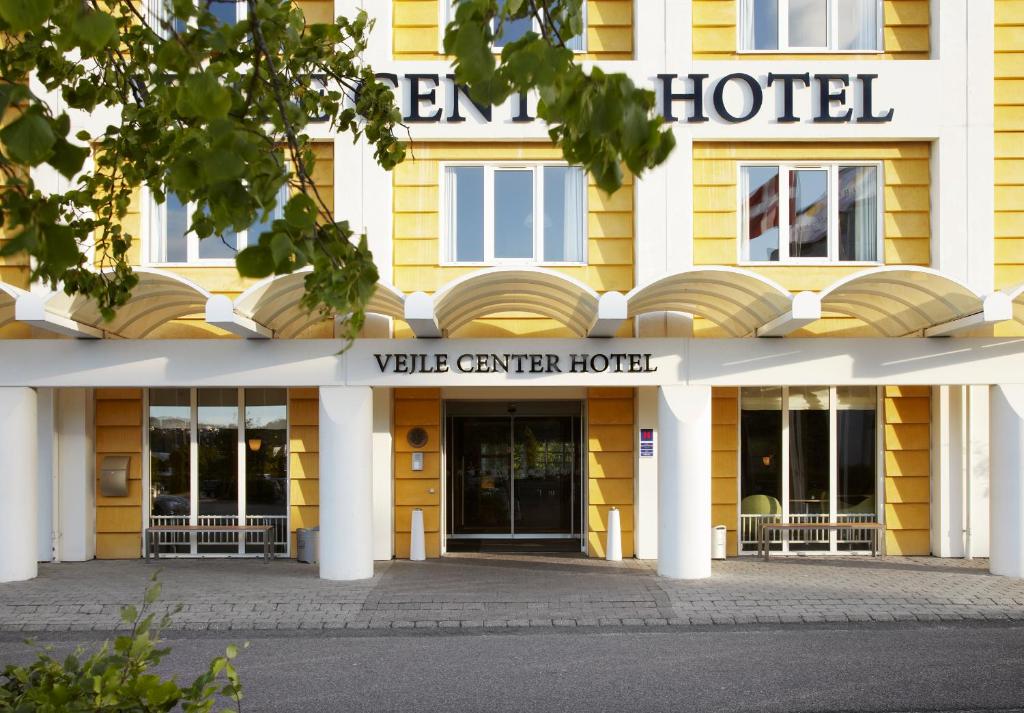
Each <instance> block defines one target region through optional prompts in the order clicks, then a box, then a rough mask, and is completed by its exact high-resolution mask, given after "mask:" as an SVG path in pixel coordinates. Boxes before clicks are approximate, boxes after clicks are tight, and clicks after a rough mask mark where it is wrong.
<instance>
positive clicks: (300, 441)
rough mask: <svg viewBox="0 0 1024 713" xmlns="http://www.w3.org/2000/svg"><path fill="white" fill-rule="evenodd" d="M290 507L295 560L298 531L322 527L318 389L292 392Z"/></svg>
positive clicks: (289, 395)
mask: <svg viewBox="0 0 1024 713" xmlns="http://www.w3.org/2000/svg"><path fill="white" fill-rule="evenodd" d="M288 507H289V515H290V517H291V523H290V528H289V529H290V533H289V539H290V541H291V549H290V552H291V556H292V557H295V556H296V554H297V553H298V547H297V546H296V542H295V531H296V530H298V529H299V528H302V527H317V526H319V525H320V401H319V396H318V393H317V390H316V389H308V388H307V389H289V390H288Z"/></svg>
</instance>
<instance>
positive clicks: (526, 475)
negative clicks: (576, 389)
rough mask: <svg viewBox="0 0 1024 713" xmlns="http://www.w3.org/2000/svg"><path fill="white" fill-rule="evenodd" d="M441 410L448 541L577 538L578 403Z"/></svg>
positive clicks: (455, 406)
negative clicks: (443, 423) (446, 482)
mask: <svg viewBox="0 0 1024 713" xmlns="http://www.w3.org/2000/svg"><path fill="white" fill-rule="evenodd" d="M446 408H447V413H448V415H447V417H446V435H445V445H446V454H445V458H446V464H447V471H448V473H447V475H448V518H447V520H448V534H449V536H450V537H453V538H456V539H460V538H461V539H569V538H573V537H579V533H580V530H581V527H580V523H581V521H582V513H581V503H582V497H581V492H580V489H581V474H582V461H581V457H582V451H581V443H582V432H581V429H582V419H581V417H580V405H579V403H576V402H573V403H571V404H566V403H562V402H557V403H551V402H535V403H529V404H527V405H524V404H522V403H520V404H516V405H509V404H493V403H485V404H469V403H458V404H448V405H447V407H446ZM498 411H505V412H506V413H504V414H502V415H498V413H496V412H498ZM546 411H547V412H548V413H545V412H546ZM509 412H511V413H509Z"/></svg>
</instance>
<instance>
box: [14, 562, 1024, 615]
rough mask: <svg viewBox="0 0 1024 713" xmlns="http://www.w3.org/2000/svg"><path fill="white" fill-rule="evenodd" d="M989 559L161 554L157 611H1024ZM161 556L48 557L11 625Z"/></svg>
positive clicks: (93, 609)
mask: <svg viewBox="0 0 1024 713" xmlns="http://www.w3.org/2000/svg"><path fill="white" fill-rule="evenodd" d="M987 567H988V562H987V561H986V560H973V561H964V560H939V559H932V558H927V557H924V558H904V557H888V558H883V559H871V558H859V557H844V558H832V559H829V558H822V557H793V558H777V559H773V560H772V561H771V562H763V561H760V560H756V559H752V558H743V559H732V560H728V561H725V562H716V563H715V564H714V576H713V577H712V578H710V579H707V580H702V581H697V582H680V581H672V580H667V579H663V578H660V577H658V576H657V575H656V574H655V572H654V563H652V562H638V561H628V562H623V563H608V562H604V561H601V560H589V559H582V558H574V557H555V556H551V557H536V556H517V555H487V556H481V555H457V556H449V557H446V558H444V559H442V560H433V561H430V562H425V563H413V562H403V561H397V562H385V563H378V565H377V567H376V572H375V575H374V577H373V579H371V580H367V581H365V582H358V583H339V582H325V581H322V580H320V579H319V578H318V577H317V568H316V567H315V566H310V565H304V564H299V563H297V562H294V561H277V562H272V563H270V564H264V563H262V562H260V561H257V560H215V559H208V560H164V561H162V562H161V564H160V565H159V569H160V571H161V581H162V582H163V596H162V598H161V602H160V603H159V605H158V606H159V607H168V608H170V607H174V606H176V605H177V604H180V605H181V607H182V608H181V611H180V612H178V613H177V614H175V615H174V618H173V628H177V629H184V630H226V629H239V630H255V629H285V630H297V629H325V628H326V629H360V630H381V629H446V630H452V629H473V630H483V629H499V628H500V629H510V628H550V629H552V630H554V629H560V628H561V629H564V628H566V627H609V626H610V627H623V626H628V627H644V626H693V625H712V626H713V625H735V624H761V623H763V624H798V623H802V622H874V621H880V622H892V621H930V622H939V621H963V620H1004V621H1005V620H1024V581H1021V580H1015V579H1008V578H1005V577H994V576H991V575H989V574H988V572H987ZM157 569H158V567H157V566H156V565H146V564H144V563H143V562H141V561H126V562H112V561H103V562H100V561H95V562H84V563H65V564H57V565H41V566H40V571H39V577H38V578H37V579H35V580H32V581H30V582H20V583H13V584H0V631H3V632H23V633H24V632H41V631H83V630H97V631H109V630H113V629H117V628H118V627H119V626H120V620H119V611H120V608H121V607H122V606H123V605H125V604H130V603H138V602H140V601H141V599H142V592H143V591H144V589H145V587H146V584H147V582H148V579H149V577H150V576H151V575H152V574H153V572H154V571H156V570H157Z"/></svg>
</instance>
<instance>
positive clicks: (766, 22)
mask: <svg viewBox="0 0 1024 713" xmlns="http://www.w3.org/2000/svg"><path fill="white" fill-rule="evenodd" d="M739 7H740V16H739V24H738V29H739V47H740V50H741V51H747V52H761V51H768V52H771V51H787V52H875V51H880V50H881V49H882V0H740V2H739Z"/></svg>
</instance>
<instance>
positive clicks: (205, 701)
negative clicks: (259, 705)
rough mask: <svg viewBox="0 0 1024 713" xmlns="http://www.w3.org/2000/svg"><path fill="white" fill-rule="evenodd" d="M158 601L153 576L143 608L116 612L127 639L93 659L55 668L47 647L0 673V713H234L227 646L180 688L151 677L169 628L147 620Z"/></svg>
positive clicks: (231, 654)
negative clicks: (226, 711) (221, 711)
mask: <svg viewBox="0 0 1024 713" xmlns="http://www.w3.org/2000/svg"><path fill="white" fill-rule="evenodd" d="M159 596H160V582H159V581H158V579H157V575H153V579H152V584H151V585H150V586H149V587H148V588H147V589H146V596H145V599H144V601H143V604H142V607H141V608H137V607H134V606H127V607H125V608H124V609H122V610H121V619H122V620H123V621H124V622H125V624H128V625H130V626H131V630H130V632H129V633H127V634H125V635H122V636H118V637H117V638H116V639H114V642H113V643H112V644H111V643H110V642H109V641H106V642H104V643H103V645H102V646H101V647H100V648H99V650H97V651H95V652H94V653H92V654H88V653H87V652H86V651H85V649H83V648H82V647H79V648H78V649H76V650H75V653H73V654H71V655H70V656H68V657H67V658H65V659H64V660H63V661H58V660H57V659H54V658H53V657H52V656H51V652H52V647H47V648H45V649H43V650H41V651H40V652H39V653H38V654H37V656H36V660H35V661H34V662H32V663H31V664H29V665H28V666H7V667H6V668H4V670H3V673H0V712H3V713H7V712H10V713H23V712H24V713H29V712H30V711H31V712H32V713H84V712H86V711H90V712H92V711H102V713H156V712H157V711H170V710H174V709H176V707H178V706H180V710H182V711H185V712H186V713H207V712H208V711H211V710H213V707H214V705H215V704H216V702H217V697H218V696H221V697H224V698H227V699H228V700H229V701H231V702H233V703H234V707H235V708H236V709H237V710H238V711H241V710H242V685H241V683H240V682H239V679H238V673H237V672H236V671H235V667H234V666H233V665H232V663H231V662H232V660H234V658H235V656H237V654H238V649H237V647H235V646H234V645H231V646H228V647H227V650H226V651H225V652H224V655H223V656H218V657H217V658H215V659H214V660H213V661H212V662H211V663H210V666H209V668H208V669H207V670H206V671H205V672H204V673H202V674H201V675H200V676H199V677H198V678H196V680H195V681H193V682H192V684H191V685H189V686H186V687H184V688H182V687H181V686H180V685H179V684H178V682H177V680H176V679H175V678H174V677H171V678H166V679H165V678H163V677H162V676H159V675H157V674H155V673H151V672H150V669H152V668H153V667H155V666H156V665H157V664H159V663H160V661H161V659H163V658H164V657H165V656H166V655H167V654H168V653H170V649H169V648H160V643H161V640H160V632H161V630H162V629H165V628H166V627H167V626H168V625H169V624H170V620H171V617H170V614H165V615H163V616H162V617H160V619H159V620H157V619H156V614H154V613H148V610H149V609H150V607H151V606H152V605H153V604H154V602H156V600H157V599H158V598H159ZM180 608H181V607H180V606H179V607H178V609H176V610H174V613H176V612H177V611H179V610H180ZM26 643H31V642H26Z"/></svg>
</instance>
